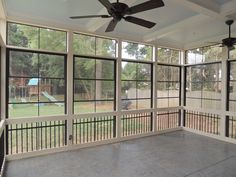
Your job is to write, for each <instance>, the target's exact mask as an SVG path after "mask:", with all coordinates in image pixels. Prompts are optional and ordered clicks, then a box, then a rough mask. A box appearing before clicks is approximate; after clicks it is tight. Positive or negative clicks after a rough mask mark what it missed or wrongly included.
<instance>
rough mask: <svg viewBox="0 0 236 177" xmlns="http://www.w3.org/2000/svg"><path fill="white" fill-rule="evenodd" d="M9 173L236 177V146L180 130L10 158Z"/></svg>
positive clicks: (32, 176) (25, 176) (18, 176)
mask: <svg viewBox="0 0 236 177" xmlns="http://www.w3.org/2000/svg"><path fill="white" fill-rule="evenodd" d="M6 177H236V145H233V144H229V143H224V142H221V141H218V140H215V139H211V138H207V137H204V136H199V135H195V134H192V133H189V132H185V131H178V132H173V133H168V134H164V135H159V136H152V137H147V138H141V139H136V140H131V141H126V142H122V143H116V144H110V145H103V146H98V147H93V148H87V149H81V150H76V151H71V152H63V153H57V154H52V155H47V156H41V157H36V158H29V159H23V160H17V161H10V162H8V163H7V169H6Z"/></svg>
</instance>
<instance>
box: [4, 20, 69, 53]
mask: <svg viewBox="0 0 236 177" xmlns="http://www.w3.org/2000/svg"><path fill="white" fill-rule="evenodd" d="M7 25H8V28H7V30H8V31H7V44H8V45H13V46H17V47H25V48H29V49H42V50H49V51H55V52H66V51H67V33H66V32H65V31H59V30H55V29H48V28H41V27H37V26H30V25H25V24H18V23H12V22H8V23H7Z"/></svg>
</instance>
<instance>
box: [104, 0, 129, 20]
mask: <svg viewBox="0 0 236 177" xmlns="http://www.w3.org/2000/svg"><path fill="white" fill-rule="evenodd" d="M112 5H113V7H114V9H108V13H109V14H110V15H111V16H112V17H113V18H115V19H116V20H118V21H120V20H121V19H122V18H123V17H124V15H126V14H127V12H128V9H129V6H128V5H127V4H124V3H120V2H116V3H112Z"/></svg>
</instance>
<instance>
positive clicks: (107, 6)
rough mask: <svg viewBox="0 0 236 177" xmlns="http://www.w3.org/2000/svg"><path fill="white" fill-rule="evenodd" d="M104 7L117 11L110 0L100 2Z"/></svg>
mask: <svg viewBox="0 0 236 177" xmlns="http://www.w3.org/2000/svg"><path fill="white" fill-rule="evenodd" d="M98 1H99V2H100V3H101V4H102V5H103V6H105V7H106V8H107V9H108V10H110V9H112V10H115V8H114V6H113V5H112V4H111V3H110V2H109V1H108V0H98Z"/></svg>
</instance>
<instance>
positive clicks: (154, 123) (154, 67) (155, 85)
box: [152, 46, 158, 132]
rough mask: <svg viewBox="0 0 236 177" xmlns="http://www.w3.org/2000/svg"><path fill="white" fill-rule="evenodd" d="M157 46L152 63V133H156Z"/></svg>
mask: <svg viewBox="0 0 236 177" xmlns="http://www.w3.org/2000/svg"><path fill="white" fill-rule="evenodd" d="M157 49H158V48H157V46H155V47H154V53H153V55H154V62H153V98H152V99H153V109H154V112H153V121H152V123H153V132H157V60H158V54H157V52H158V51H157Z"/></svg>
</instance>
